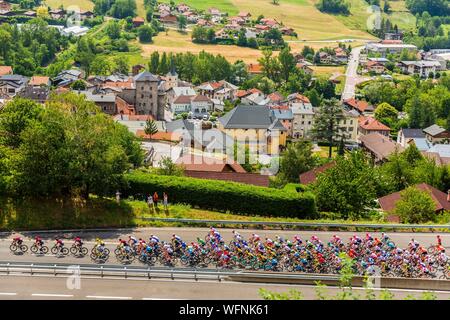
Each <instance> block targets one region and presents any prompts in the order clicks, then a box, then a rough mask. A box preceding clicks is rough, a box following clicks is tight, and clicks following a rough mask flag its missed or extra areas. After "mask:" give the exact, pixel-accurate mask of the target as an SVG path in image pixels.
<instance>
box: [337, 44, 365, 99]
mask: <svg viewBox="0 0 450 320" xmlns="http://www.w3.org/2000/svg"><path fill="white" fill-rule="evenodd" d="M362 49H364V47H356V48H353V49H352V52H351V54H350V56H349V60H348V64H347V71H346V73H345V86H344V91H343V92H342V96H341V99H342V101H344V100H347V99H351V98H354V97H355V89H356V85H357V84H358V83H360V82H362V81H364V80H366V79H367V78H364V77H360V76H359V75H358V74H357V71H358V65H359V56H360V54H361V50H362Z"/></svg>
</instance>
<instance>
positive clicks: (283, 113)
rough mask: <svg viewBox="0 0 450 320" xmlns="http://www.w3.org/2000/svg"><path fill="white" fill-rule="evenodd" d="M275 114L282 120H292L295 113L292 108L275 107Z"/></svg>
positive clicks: (273, 111)
mask: <svg viewBox="0 0 450 320" xmlns="http://www.w3.org/2000/svg"><path fill="white" fill-rule="evenodd" d="M272 113H273V115H274V116H275V117H276V118H277V119H280V120H292V119H293V118H294V115H293V113H292V110H291V109H288V110H283V109H274V110H272Z"/></svg>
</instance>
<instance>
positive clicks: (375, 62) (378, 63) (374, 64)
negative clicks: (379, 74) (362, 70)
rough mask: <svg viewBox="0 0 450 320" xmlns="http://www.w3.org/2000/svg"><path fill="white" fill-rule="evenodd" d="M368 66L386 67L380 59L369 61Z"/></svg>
mask: <svg viewBox="0 0 450 320" xmlns="http://www.w3.org/2000/svg"><path fill="white" fill-rule="evenodd" d="M366 65H367V68H371V67H375V66H381V67H383V68H384V65H383V64H382V63H380V62H378V61H367V63H366Z"/></svg>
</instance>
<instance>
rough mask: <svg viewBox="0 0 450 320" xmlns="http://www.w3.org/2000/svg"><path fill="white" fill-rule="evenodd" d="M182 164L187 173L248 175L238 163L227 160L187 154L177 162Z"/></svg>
mask: <svg viewBox="0 0 450 320" xmlns="http://www.w3.org/2000/svg"><path fill="white" fill-rule="evenodd" d="M176 163H177V164H182V165H183V166H184V169H185V170H186V171H209V172H229V171H232V172H238V173H239V172H240V173H246V172H247V171H245V169H244V168H243V167H242V166H241V165H240V164H238V163H236V162H233V163H227V161H226V160H223V159H217V158H208V157H203V156H197V155H192V154H187V155H185V156H183V157H181V158H179V159H178V160H177V162H176Z"/></svg>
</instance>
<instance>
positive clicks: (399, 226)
mask: <svg viewBox="0 0 450 320" xmlns="http://www.w3.org/2000/svg"><path fill="white" fill-rule="evenodd" d="M140 219H141V220H146V221H161V222H175V223H176V222H181V223H197V224H205V223H206V224H212V225H215V224H223V225H227V224H228V225H230V224H237V225H239V224H240V225H257V226H280V227H283V226H286V227H314V228H320V227H330V228H371V229H394V230H395V229H412V230H414V229H431V230H433V229H448V230H450V224H448V225H428V224H370V223H365V224H364V223H361V224H352V223H325V222H278V221H273V222H272V221H245V220H202V219H176V218H153V217H141V218H140Z"/></svg>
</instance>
